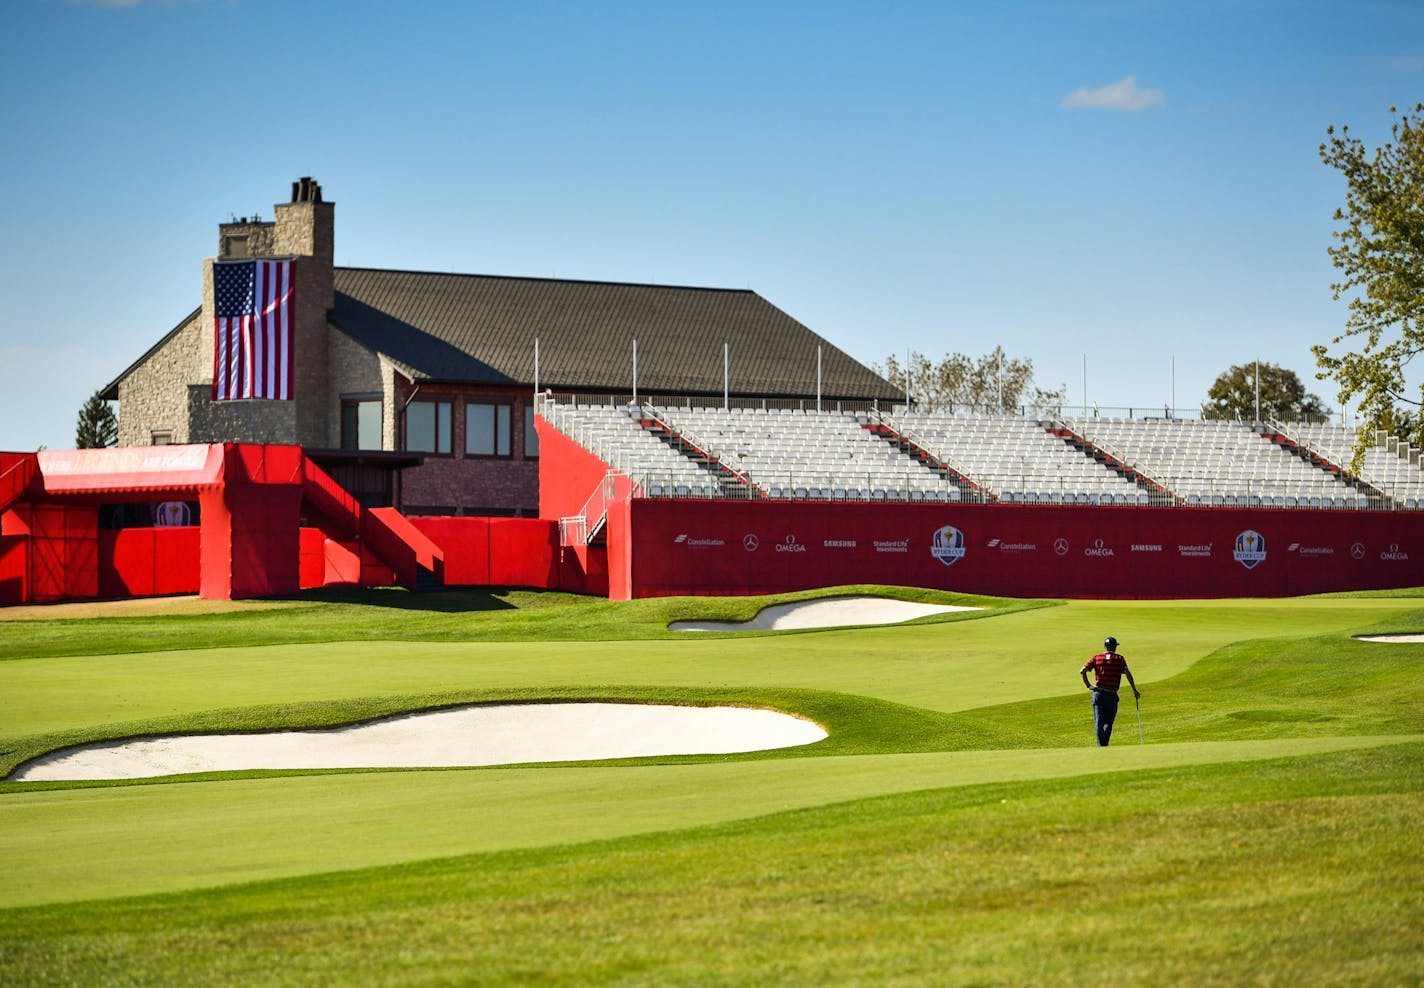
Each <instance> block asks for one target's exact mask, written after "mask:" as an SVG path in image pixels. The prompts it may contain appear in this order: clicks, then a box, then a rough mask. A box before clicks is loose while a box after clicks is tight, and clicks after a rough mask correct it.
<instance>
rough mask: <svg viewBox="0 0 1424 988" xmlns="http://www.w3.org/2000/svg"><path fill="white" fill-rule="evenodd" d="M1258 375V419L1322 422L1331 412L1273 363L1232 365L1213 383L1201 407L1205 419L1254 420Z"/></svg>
mask: <svg viewBox="0 0 1424 988" xmlns="http://www.w3.org/2000/svg"><path fill="white" fill-rule="evenodd" d="M1258 374H1259V376H1260V385H1261V386H1260V396H1261V417H1262V418H1263V419H1278V420H1279V421H1282V422H1323V421H1324V420H1326V419H1328V418H1329V417H1330V414H1331V411H1332V409H1330V408H1327V407H1326V406H1325V403H1324V401H1322V400H1321V399H1320V397H1319V396H1318V395H1312V394H1306V393H1305V385H1304V384H1302V383H1301V381H1300V378H1299V377H1297V376H1296V373H1295V371H1293V370H1286V369H1285V368H1284V367H1279V366H1277V365H1276V364H1260V363H1250V364H1243V365H1241V366H1239V367H1238V366H1236V365H1233V366H1232V367H1231V369H1230V370H1227V371H1224V372H1223V373H1222V374H1221V375H1220V376H1219V377H1217V379H1216V380H1215V381H1214V382H1212V385H1211V387H1210V388H1209V389H1208V390H1207V393H1206V403H1205V404H1204V405H1202V418H1204V419H1252V420H1254V419H1255V418H1256V378H1257V375H1258Z"/></svg>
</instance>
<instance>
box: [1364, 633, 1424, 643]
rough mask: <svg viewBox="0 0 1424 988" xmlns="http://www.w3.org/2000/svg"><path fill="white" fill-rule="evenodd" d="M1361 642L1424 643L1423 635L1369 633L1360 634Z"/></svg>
mask: <svg viewBox="0 0 1424 988" xmlns="http://www.w3.org/2000/svg"><path fill="white" fill-rule="evenodd" d="M1359 640H1360V641H1362V642H1384V643H1386V644H1388V645H1399V644H1404V643H1412V644H1420V643H1424V635H1370V636H1369V637H1364V636H1361V637H1360V639H1359Z"/></svg>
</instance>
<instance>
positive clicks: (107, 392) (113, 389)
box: [99, 305, 203, 401]
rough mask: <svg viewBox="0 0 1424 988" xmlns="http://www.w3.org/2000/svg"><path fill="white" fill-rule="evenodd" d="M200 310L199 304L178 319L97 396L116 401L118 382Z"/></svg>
mask: <svg viewBox="0 0 1424 988" xmlns="http://www.w3.org/2000/svg"><path fill="white" fill-rule="evenodd" d="M202 311H203V307H202V306H201V305H200V306H198V307H197V308H196V309H194V310H193V311H192V312H190V313H188V314H187V315H186V316H184V317H183V318H182V319H180V320H179V321H178V325H176V326H174V327H173V328H172V329H170V330H169V331H168V332H166V333H164V334H163V339H161V340H159V341H158V342H157V343H155V344H153V346H151V347H149V348H148V349H147V350H145V351H144V354H143V356H142V357H139V358H138V359H137V360H135V361H134V362H133V363H131V364H129V365H128V366H127V367H125V368H124V370H123V373H121V374H119V376H118V377H116V378H114V379H113V380H112V381H110V382H109V383H108V384H106V385H104V386H103V387H102V388H100V389H99V397H100V398H103V399H104V400H105V401H118V400H119V382H120V381H122V380H123V379H124V378H126V377H128V376H129V375H130V374H132V373H133V372H134V371H135V370H136V369H138V368H139V367H141V366H143V364H145V363H146V362H147V361H148V358H149V357H152V356H153V355H154V354H155V353H157V352H158V351H159V350H160V349H162V347H163V344H165V343H167V342H168V341H169V340H171V339H173V337H175V336H177V335H178V333H179V331H180V330H182V329H183V327H184V326H186V325H188V324H189V323H190V322H192V321H193V320H194V319H196V318H197V317H198V313H200V312H202Z"/></svg>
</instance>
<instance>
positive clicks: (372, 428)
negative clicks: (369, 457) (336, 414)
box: [341, 398, 381, 449]
mask: <svg viewBox="0 0 1424 988" xmlns="http://www.w3.org/2000/svg"><path fill="white" fill-rule="evenodd" d="M341 448H342V449H380V448H381V399H379V398H343V399H341Z"/></svg>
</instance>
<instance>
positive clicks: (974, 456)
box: [890, 412, 1149, 504]
mask: <svg viewBox="0 0 1424 988" xmlns="http://www.w3.org/2000/svg"><path fill="white" fill-rule="evenodd" d="M890 421H891V423H892V424H893V425H894V427H895V428H896V429H897V431H899V432H901V433H902V434H904V435H906V436H909V437H911V438H912V439H914V440H915V441H916V442H917V443H918V444H919V445H921V446H923V447H924V448H926V449H928V450H930V451H931V452H932V453H934V454H935V455H936V456H939V457H942V458H943V459H945V460H947V461H949V462H950V463H953V464H954V466H955V468H956V469H958V470H960V471H961V472H962V473H964V474H966V475H967V476H969V477H971V478H972V479H973V480H974V481H975V482H977V483H979V484H981V485H982V486H984V487H987V488H988V489H989V490H991V491H993V492H995V493H997V494H998V496H999V498H1000V499H1001V500H1005V501H1011V502H1014V501H1016V502H1022V503H1061V504H1077V503H1083V504H1139V503H1146V502H1147V501H1148V499H1149V494H1148V492H1147V491H1145V490H1143V489H1142V488H1140V487H1138V485H1137V484H1136V482H1134V481H1132V480H1130V479H1128V478H1127V477H1124V476H1123V475H1122V474H1120V473H1117V472H1115V471H1113V470H1111V469H1109V468H1108V467H1106V466H1104V465H1103V464H1102V463H1099V462H1098V461H1096V460H1094V459H1093V458H1092V457H1090V456H1088V455H1086V454H1084V453H1083V452H1082V451H1081V450H1078V449H1074V448H1073V447H1072V446H1070V445H1068V444H1067V443H1065V442H1064V441H1063V440H1062V439H1061V438H1059V437H1058V436H1056V435H1053V434H1052V433H1050V432H1049V431H1048V430H1047V429H1046V428H1045V427H1044V426H1043V425H1042V424H1041V423H1039V422H1037V421H1035V420H1033V419H1027V418H1022V417H1019V416H1012V415H954V414H951V413H947V412H905V413H901V414H899V415H897V416H895V417H894V418H893V419H891V420H890Z"/></svg>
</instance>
